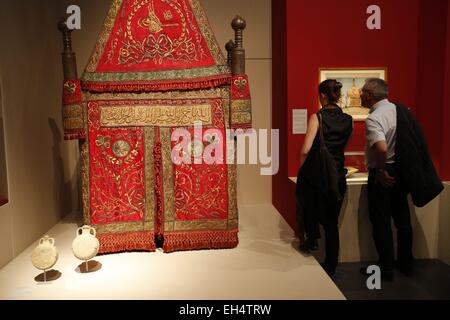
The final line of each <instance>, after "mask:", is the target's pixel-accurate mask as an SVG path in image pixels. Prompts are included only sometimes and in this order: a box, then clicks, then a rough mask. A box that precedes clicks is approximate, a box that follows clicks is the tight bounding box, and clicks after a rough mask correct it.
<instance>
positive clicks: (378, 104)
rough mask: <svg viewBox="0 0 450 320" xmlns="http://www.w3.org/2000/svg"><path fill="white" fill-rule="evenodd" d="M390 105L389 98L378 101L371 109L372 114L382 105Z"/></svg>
mask: <svg viewBox="0 0 450 320" xmlns="http://www.w3.org/2000/svg"><path fill="white" fill-rule="evenodd" d="M388 103H389V100H388V99H387V98H386V99H383V100H380V101H378V102H377V103H375V104H374V105H373V106H372V108H370V113H372V112H374V111H375V110H376V109H377V108H379V107H380V106H381V105H386V104H388Z"/></svg>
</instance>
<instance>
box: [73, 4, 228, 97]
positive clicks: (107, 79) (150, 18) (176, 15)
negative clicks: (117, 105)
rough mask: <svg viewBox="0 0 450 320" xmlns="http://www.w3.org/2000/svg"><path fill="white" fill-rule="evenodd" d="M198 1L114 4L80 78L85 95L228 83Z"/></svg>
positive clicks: (186, 88)
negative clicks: (90, 92)
mask: <svg viewBox="0 0 450 320" xmlns="http://www.w3.org/2000/svg"><path fill="white" fill-rule="evenodd" d="M230 77H231V74H230V69H229V67H228V66H227V63H226V61H225V59H224V56H223V55H222V52H221V50H220V47H219V45H218V43H217V41H216V39H215V37H214V34H213V33H212V31H211V28H210V26H209V22H208V19H207V17H206V14H205V12H204V9H203V7H202V6H201V4H200V2H199V0H113V2H112V4H111V7H110V9H109V12H108V15H107V17H106V20H105V22H104V25H103V30H102V32H101V34H100V37H99V39H98V40H97V45H96V47H95V50H94V52H93V54H92V56H91V58H90V60H89V63H88V65H87V67H86V70H85V72H84V74H83V76H82V79H81V80H82V87H83V89H84V90H89V91H97V92H125V91H162V90H188V89H201V88H208V87H213V86H218V85H223V84H228V83H229V82H230Z"/></svg>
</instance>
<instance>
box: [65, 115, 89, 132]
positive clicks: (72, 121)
mask: <svg viewBox="0 0 450 320" xmlns="http://www.w3.org/2000/svg"><path fill="white" fill-rule="evenodd" d="M63 126H64V129H66V130H71V129H82V128H84V124H83V120H82V119H77V118H69V119H64V120H63Z"/></svg>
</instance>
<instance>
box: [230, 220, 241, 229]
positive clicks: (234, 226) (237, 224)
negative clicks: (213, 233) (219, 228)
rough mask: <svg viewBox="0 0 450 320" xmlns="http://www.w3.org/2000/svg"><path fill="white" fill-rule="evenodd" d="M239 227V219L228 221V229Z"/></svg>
mask: <svg viewBox="0 0 450 320" xmlns="http://www.w3.org/2000/svg"><path fill="white" fill-rule="evenodd" d="M237 228H239V221H238V220H237V219H233V220H229V221H228V230H232V229H237Z"/></svg>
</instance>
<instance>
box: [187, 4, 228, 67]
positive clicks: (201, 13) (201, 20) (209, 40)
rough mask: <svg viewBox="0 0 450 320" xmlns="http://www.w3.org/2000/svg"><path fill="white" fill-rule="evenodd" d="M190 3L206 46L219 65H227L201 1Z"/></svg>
mask: <svg viewBox="0 0 450 320" xmlns="http://www.w3.org/2000/svg"><path fill="white" fill-rule="evenodd" d="M189 3H190V4H191V7H192V11H193V12H194V15H195V17H196V18H197V22H198V25H199V27H200V29H201V32H202V34H203V37H204V38H205V41H206V44H207V45H208V48H209V51H210V52H211V55H212V57H213V59H214V61H215V62H216V64H218V65H221V66H223V65H226V64H227V63H226V60H225V57H224V55H223V54H222V50H221V49H220V47H219V46H218V44H217V40H216V37H215V36H214V33H213V32H212V31H211V27H210V25H209V22H208V18H207V17H206V14H205V10H204V9H203V7H202V5H201V4H200V1H199V0H189ZM226 68H227V73H230V69H229V67H228V66H226Z"/></svg>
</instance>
